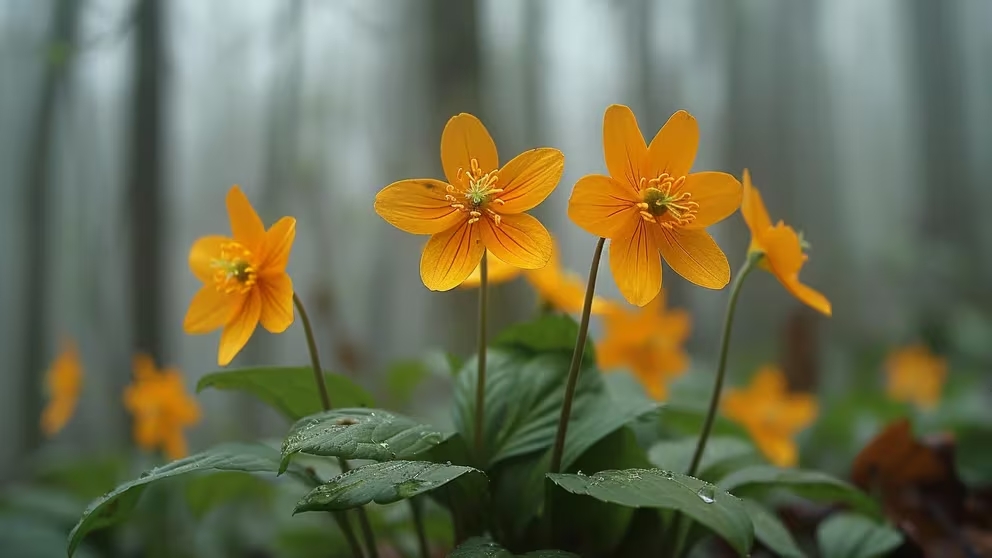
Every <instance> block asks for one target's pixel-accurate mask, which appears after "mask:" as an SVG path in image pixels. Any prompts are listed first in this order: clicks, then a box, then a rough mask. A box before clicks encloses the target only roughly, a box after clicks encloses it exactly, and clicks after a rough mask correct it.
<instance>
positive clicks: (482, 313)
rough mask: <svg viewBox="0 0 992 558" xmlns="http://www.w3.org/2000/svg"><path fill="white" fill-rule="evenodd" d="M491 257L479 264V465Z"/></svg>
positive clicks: (477, 404) (482, 460) (479, 458)
mask: <svg viewBox="0 0 992 558" xmlns="http://www.w3.org/2000/svg"><path fill="white" fill-rule="evenodd" d="M488 260H489V257H488V255H487V254H486V252H482V261H481V262H479V374H478V376H477V377H476V384H475V455H476V458H477V459H478V460H479V463H480V464H482V463H485V459H484V456H483V452H484V451H485V447H486V444H485V442H484V440H483V439H482V435H483V433H482V426H483V423H484V422H485V417H486V415H485V406H486V321H487V320H486V318H487V315H486V314H487V308H488V306H489V300H488V299H489V263H488Z"/></svg>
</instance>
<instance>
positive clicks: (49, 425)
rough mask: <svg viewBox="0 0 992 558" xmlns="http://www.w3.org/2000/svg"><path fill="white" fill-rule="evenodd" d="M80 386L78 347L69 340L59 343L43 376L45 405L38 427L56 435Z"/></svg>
mask: <svg viewBox="0 0 992 558" xmlns="http://www.w3.org/2000/svg"><path fill="white" fill-rule="evenodd" d="M82 385H83V365H82V362H80V359H79V349H78V348H77V347H76V344H75V343H74V342H72V341H65V342H63V346H62V352H61V353H60V354H59V356H58V358H56V359H55V361H54V362H53V363H52V366H51V368H49V369H48V373H47V374H46V375H45V389H46V391H47V393H48V405H46V406H45V410H44V411H42V414H41V430H42V432H44V433H45V435H46V436H54V435H55V434H57V433H58V432H59V431H60V430H62V428H64V427H65V425H66V424H67V423H68V422H69V419H70V418H72V414H73V413H74V412H75V410H76V403H77V402H78V401H79V392H80V390H81V389H82Z"/></svg>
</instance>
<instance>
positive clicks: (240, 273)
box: [210, 242, 258, 294]
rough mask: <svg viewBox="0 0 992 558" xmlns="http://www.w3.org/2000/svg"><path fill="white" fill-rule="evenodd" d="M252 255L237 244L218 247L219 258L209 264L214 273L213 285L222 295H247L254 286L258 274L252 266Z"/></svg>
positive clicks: (227, 243)
mask: <svg viewBox="0 0 992 558" xmlns="http://www.w3.org/2000/svg"><path fill="white" fill-rule="evenodd" d="M251 262H252V253H251V252H250V251H249V250H248V249H247V248H245V247H244V246H243V245H241V244H240V243H238V242H225V243H224V244H221V247H220V257H219V258H216V259H214V260H212V261H211V262H210V267H213V268H214V269H216V271H214V285H215V286H216V288H217V291H218V292H222V293H224V294H233V293H240V294H244V293H247V292H248V291H250V290H251V289H252V287H253V286H255V282H256V281H257V279H258V273H257V271H256V269H255V266H254V265H252V263H251Z"/></svg>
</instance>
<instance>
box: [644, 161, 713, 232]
mask: <svg viewBox="0 0 992 558" xmlns="http://www.w3.org/2000/svg"><path fill="white" fill-rule="evenodd" d="M684 184H685V177H684V176H680V177H678V178H677V179H676V178H675V177H673V176H670V175H669V174H668V173H661V175H659V176H658V177H657V178H652V179H650V180H648V179H647V178H641V182H640V187H641V203H638V204H637V207H638V209H640V210H641V217H642V218H643V219H644V220H645V221H648V222H650V223H658V224H659V225H661V226H663V227H665V228H668V229H674V228H675V227H677V226H684V225H688V224H689V223H691V222H693V221H694V220H695V219H696V212H697V211H698V209H699V204H698V203H696V202H694V201H691V198H692V194H690V193H689V192H679V190H681V189H682V186H683V185H684Z"/></svg>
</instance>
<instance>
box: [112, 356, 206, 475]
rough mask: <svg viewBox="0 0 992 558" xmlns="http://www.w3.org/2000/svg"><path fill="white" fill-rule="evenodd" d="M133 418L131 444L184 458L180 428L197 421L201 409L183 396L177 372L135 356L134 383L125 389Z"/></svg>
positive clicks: (125, 395) (126, 404) (183, 390)
mask: <svg viewBox="0 0 992 558" xmlns="http://www.w3.org/2000/svg"><path fill="white" fill-rule="evenodd" d="M124 406H125V407H126V408H127V410H128V411H129V412H130V413H131V414H132V415H133V416H134V441H135V442H137V444H138V445H139V446H141V448H143V449H145V450H149V451H152V450H155V449H158V448H161V449H162V451H163V452H164V453H165V455H166V456H167V457H168V458H169V459H173V460H175V459H180V458H183V457H186V455H187V454H188V451H187V449H186V438H185V436H183V429H184V428H186V427H188V426H191V425H193V424H196V423H197V422H199V421H200V406H199V405H198V404H197V403H196V400H195V399H193V398H192V397H189V396H188V395H186V390H185V388H184V387H183V378H182V376H181V375H180V374H179V370H177V369H175V368H166V369H164V370H161V371H160V370H158V369H157V368H155V362H154V361H152V359H151V357H149V356H148V355H138V356H136V357H134V383H132V384H131V385H130V386H128V387H127V389H125V390H124Z"/></svg>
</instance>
